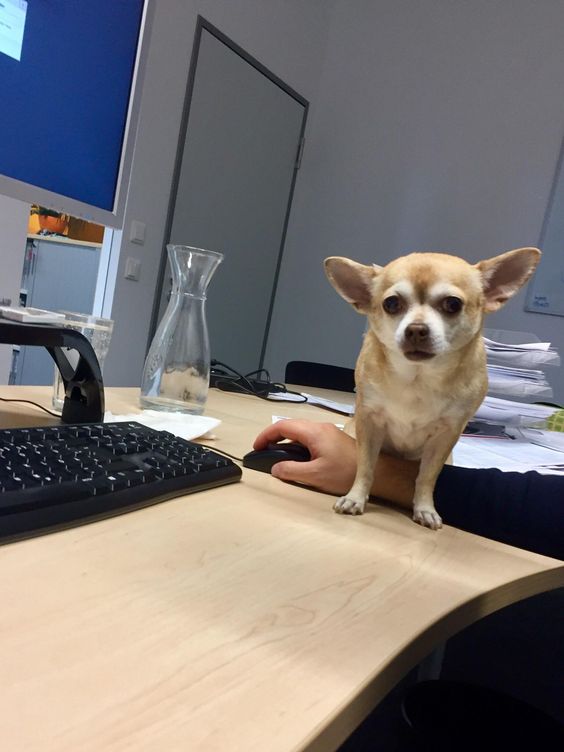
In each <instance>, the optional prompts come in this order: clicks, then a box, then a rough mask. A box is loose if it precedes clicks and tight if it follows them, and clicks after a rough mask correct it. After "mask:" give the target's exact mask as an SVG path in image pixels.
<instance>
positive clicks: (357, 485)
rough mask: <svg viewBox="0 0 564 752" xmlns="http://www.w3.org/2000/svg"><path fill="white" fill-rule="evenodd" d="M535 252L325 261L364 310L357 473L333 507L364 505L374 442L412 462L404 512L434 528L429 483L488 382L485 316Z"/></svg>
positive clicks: (343, 510) (529, 270)
mask: <svg viewBox="0 0 564 752" xmlns="http://www.w3.org/2000/svg"><path fill="white" fill-rule="evenodd" d="M540 256H541V253H540V251H539V250H538V249H537V248H519V249H517V250H514V251H508V252H507V253H503V254H501V255H499V256H495V257H493V258H490V259H487V260H484V261H480V262H479V263H477V264H475V265H471V264H469V263H467V262H466V261H464V260H463V259H461V258H459V257H457V256H451V255H448V254H444V253H411V254H409V255H407V256H402V257H401V258H397V259H395V260H394V261H392V262H390V263H389V264H388V265H387V266H384V267H381V266H376V265H373V266H365V265H364V264H359V263H357V262H356V261H352V260H351V259H347V258H342V257H340V256H331V257H329V258H327V259H325V271H326V274H327V276H328V278H329V281H330V282H331V284H332V285H333V287H335V289H336V290H337V292H338V293H339V294H340V295H341V296H342V297H343V298H344V299H345V300H346V301H348V302H349V303H351V304H352V306H353V307H354V308H355V309H356V310H357V311H358V312H359V313H362V314H365V315H366V316H367V317H368V328H367V331H366V334H365V336H364V341H363V345H362V349H361V352H360V355H359V358H358V361H357V364H356V370H355V380H356V392H357V396H356V411H355V417H354V429H355V433H356V439H357V473H356V478H355V480H354V483H353V485H352V487H351V489H350V491H349V492H348V493H347V495H346V496H343V497H341V498H339V499H337V501H336V502H335V505H334V509H335V511H336V512H339V513H340V514H362V513H363V512H364V507H365V504H366V500H367V498H368V496H369V494H370V489H371V486H372V481H373V476H374V467H375V464H376V460H377V458H378V455H379V453H380V451H381V450H383V451H385V452H388V453H392V454H396V455H399V456H402V457H405V458H406V459H412V460H419V461H420V466H419V471H418V475H417V479H416V482H415V494H414V498H413V519H414V520H415V521H416V522H418V523H420V524H421V525H424V526H426V527H429V528H432V529H433V530H437V529H438V528H440V527H441V526H442V522H441V518H440V516H439V514H438V513H437V511H436V509H435V504H434V501H433V492H434V488H435V482H436V480H437V477H438V475H439V473H440V471H441V469H442V467H443V465H444V463H445V462H446V461H447V459H448V457H449V455H450V453H451V451H452V448H453V447H454V445H455V443H456V442H457V440H458V438H459V436H460V434H461V433H462V430H463V429H464V427H465V425H466V423H467V421H468V420H469V419H470V418H471V417H472V416H473V415H474V413H475V412H476V410H477V409H478V407H479V405H480V404H481V403H482V400H483V399H484V397H485V395H486V392H487V387H488V377H487V370H486V353H485V349H484V344H483V337H482V325H483V320H484V315H485V314H486V313H491V312H492V311H497V310H498V309H499V308H501V306H503V305H504V304H505V303H506V302H507V301H508V300H509V299H510V298H511V297H512V296H513V295H514V294H515V293H516V292H517V291H518V290H519V288H520V287H522V285H524V284H525V282H526V281H527V280H528V279H529V277H530V276H531V275H532V274H533V272H534V270H535V268H536V266H537V264H538V262H539V259H540Z"/></svg>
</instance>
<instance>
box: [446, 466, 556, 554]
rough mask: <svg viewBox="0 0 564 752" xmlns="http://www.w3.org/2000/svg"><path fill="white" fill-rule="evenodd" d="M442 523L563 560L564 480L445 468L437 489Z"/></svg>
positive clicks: (537, 475) (530, 473)
mask: <svg viewBox="0 0 564 752" xmlns="http://www.w3.org/2000/svg"><path fill="white" fill-rule="evenodd" d="M435 504H436V507H437V511H438V512H439V514H440V515H441V517H442V518H443V522H444V523H445V524H447V525H452V526H453V527H458V528H460V529H462V530H467V531H468V532H470V533H476V534H477V535H482V536H484V537H486V538H492V539H493V540H497V541H501V542H502V543H509V544H510V545H511V546H518V547H519V548H525V549H527V550H529V551H535V552H536V553H539V554H543V555H544V556H552V557H554V558H556V559H564V477H562V476H558V475H541V474H540V473H536V472H527V473H514V472H502V471H501V470H495V469H492V470H475V469H467V468H462V467H453V466H450V465H446V466H445V467H444V468H443V470H442V472H441V474H440V476H439V478H438V481H437V485H436V488H435Z"/></svg>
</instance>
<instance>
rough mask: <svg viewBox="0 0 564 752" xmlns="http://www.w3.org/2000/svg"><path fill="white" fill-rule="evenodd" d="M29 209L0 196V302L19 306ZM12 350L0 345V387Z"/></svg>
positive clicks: (27, 206)
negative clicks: (8, 299)
mask: <svg viewBox="0 0 564 752" xmlns="http://www.w3.org/2000/svg"><path fill="white" fill-rule="evenodd" d="M28 219H29V205H28V204H24V203H23V202H22V201H15V200H14V199H12V198H6V196H2V195H0V228H1V229H0V269H1V270H2V271H1V274H0V298H10V299H11V301H12V305H18V301H19V293H20V283H21V279H22V267H23V261H24V254H25V241H26V234H27V224H28ZM11 364H12V346H11V345H0V384H7V383H8V376H9V375H10V366H11Z"/></svg>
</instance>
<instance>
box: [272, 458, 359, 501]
mask: <svg viewBox="0 0 564 752" xmlns="http://www.w3.org/2000/svg"><path fill="white" fill-rule="evenodd" d="M271 473H272V475H273V476H274V477H275V478H278V479H279V480H282V481H285V482H287V483H299V484H300V485H303V486H309V487H311V488H315V489H316V490H318V491H324V492H326V493H331V494H344V493H346V492H347V491H348V490H349V488H350V484H351V483H352V478H353V477H354V474H353V475H352V476H350V477H349V475H350V474H348V473H346V472H343V469H342V468H341V469H340V470H336V469H335V468H334V467H331V466H330V465H328V463H327V461H326V459H325V458H324V457H319V458H317V459H313V460H311V461H310V462H293V461H286V462H277V463H276V464H275V465H273V466H272V470H271Z"/></svg>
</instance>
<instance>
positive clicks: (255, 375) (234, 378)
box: [210, 360, 307, 402]
mask: <svg viewBox="0 0 564 752" xmlns="http://www.w3.org/2000/svg"><path fill="white" fill-rule="evenodd" d="M218 366H220V367H219V368H218ZM224 369H227V370H224ZM210 386H212V387H216V388H217V389H220V390H221V391H224V392H238V393H239V394H251V395H253V396H254V397H260V399H265V400H269V401H271V402H276V401H279V400H276V397H271V396H270V395H271V394H272V393H274V394H276V393H285V394H293V395H295V396H297V397H300V400H296V401H299V402H307V397H304V395H303V394H300V393H299V392H293V391H291V390H290V389H286V385H285V384H280V383H279V382H276V381H271V380H270V374H269V372H268V371H267V370H266V368H260V369H259V370H257V371H251V372H250V373H247V374H245V375H243V374H242V373H239V371H236V370H235V369H234V368H232V367H231V366H228V365H227V364H226V363H222V362H221V361H220V360H212V361H211V374H210Z"/></svg>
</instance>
